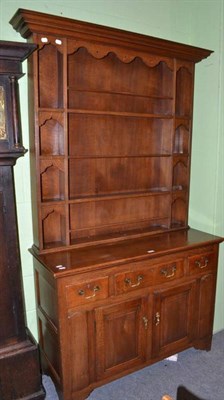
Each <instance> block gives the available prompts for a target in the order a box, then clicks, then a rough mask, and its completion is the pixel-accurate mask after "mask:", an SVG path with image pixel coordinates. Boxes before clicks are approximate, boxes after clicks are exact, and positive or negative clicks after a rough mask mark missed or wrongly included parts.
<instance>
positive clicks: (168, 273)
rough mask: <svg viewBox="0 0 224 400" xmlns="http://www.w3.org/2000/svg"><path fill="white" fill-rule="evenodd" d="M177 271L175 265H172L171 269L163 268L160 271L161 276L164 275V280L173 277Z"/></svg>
mask: <svg viewBox="0 0 224 400" xmlns="http://www.w3.org/2000/svg"><path fill="white" fill-rule="evenodd" d="M176 270H177V267H176V265H173V266H172V267H171V268H163V269H161V270H160V273H161V275H164V276H165V278H172V276H174V275H175V273H176Z"/></svg>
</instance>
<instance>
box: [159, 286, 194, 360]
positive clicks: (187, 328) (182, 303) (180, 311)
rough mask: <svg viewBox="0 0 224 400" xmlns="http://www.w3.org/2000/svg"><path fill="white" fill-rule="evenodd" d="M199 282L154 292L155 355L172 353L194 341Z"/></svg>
mask: <svg viewBox="0 0 224 400" xmlns="http://www.w3.org/2000/svg"><path fill="white" fill-rule="evenodd" d="M196 305H197V303H196V282H195V281H194V282H190V283H188V284H185V285H181V286H178V287H173V288H170V289H164V290H160V291H158V292H155V295H154V309H153V310H154V311H153V347H152V348H153V355H154V356H165V355H171V354H173V353H176V352H177V351H179V349H182V350H183V348H184V347H187V346H188V345H189V344H191V343H192V341H193V339H194V336H195V332H196V329H195V328H196V323H197V321H196V313H195V311H194V310H195V307H196Z"/></svg>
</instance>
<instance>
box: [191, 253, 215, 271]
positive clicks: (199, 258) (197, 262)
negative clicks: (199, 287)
mask: <svg viewBox="0 0 224 400" xmlns="http://www.w3.org/2000/svg"><path fill="white" fill-rule="evenodd" d="M188 263H189V273H190V275H195V274H200V273H201V272H205V271H207V270H211V269H215V267H216V254H215V253H214V252H209V253H201V254H196V255H195V256H191V257H189V259H188Z"/></svg>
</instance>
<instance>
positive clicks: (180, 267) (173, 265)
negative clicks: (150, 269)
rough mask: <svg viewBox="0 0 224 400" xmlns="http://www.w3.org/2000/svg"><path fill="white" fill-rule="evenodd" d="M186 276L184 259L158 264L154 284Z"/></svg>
mask: <svg viewBox="0 0 224 400" xmlns="http://www.w3.org/2000/svg"><path fill="white" fill-rule="evenodd" d="M183 276H184V261H183V260H176V261H173V262H170V263H166V264H161V265H158V266H157V267H156V269H155V277H154V284H155V285H157V284H160V283H165V282H170V281H172V280H175V279H179V278H182V277H183Z"/></svg>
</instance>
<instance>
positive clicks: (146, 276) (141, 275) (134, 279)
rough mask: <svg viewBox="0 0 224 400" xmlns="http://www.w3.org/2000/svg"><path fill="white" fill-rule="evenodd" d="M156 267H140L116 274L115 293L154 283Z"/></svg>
mask: <svg viewBox="0 0 224 400" xmlns="http://www.w3.org/2000/svg"><path fill="white" fill-rule="evenodd" d="M153 279H154V268H150V269H146V268H144V269H139V270H138V271H128V272H123V273H119V274H117V275H115V294H116V295H118V294H122V293H127V292H130V291H132V290H136V289H142V288H145V287H147V286H150V285H153Z"/></svg>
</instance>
